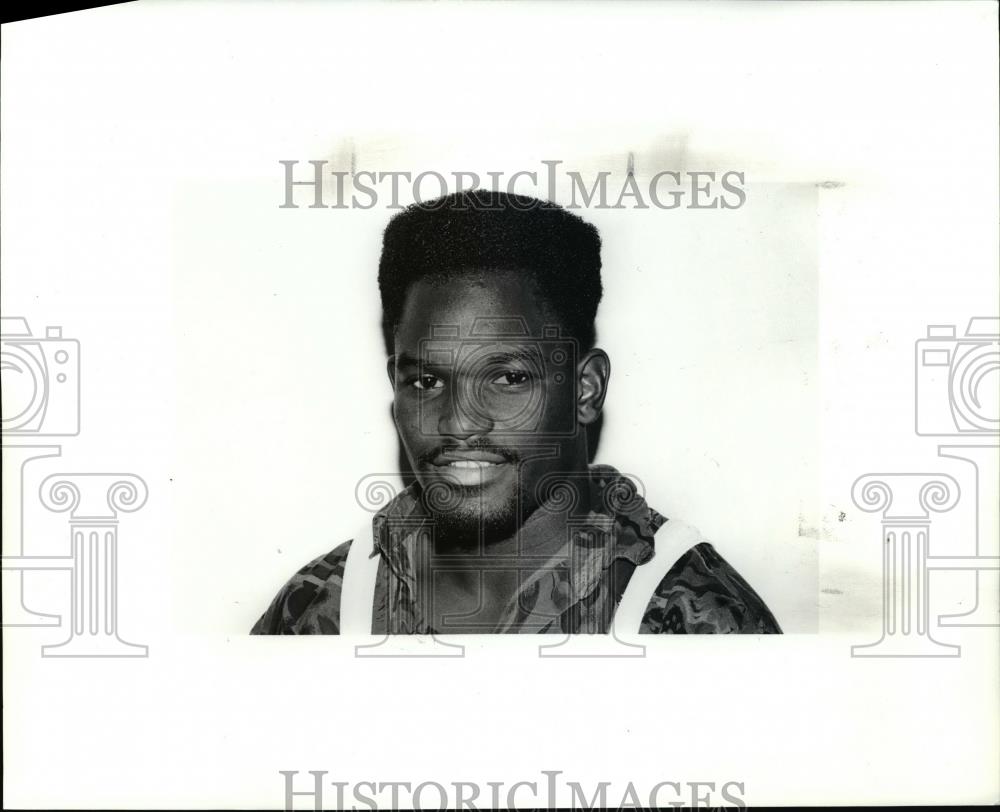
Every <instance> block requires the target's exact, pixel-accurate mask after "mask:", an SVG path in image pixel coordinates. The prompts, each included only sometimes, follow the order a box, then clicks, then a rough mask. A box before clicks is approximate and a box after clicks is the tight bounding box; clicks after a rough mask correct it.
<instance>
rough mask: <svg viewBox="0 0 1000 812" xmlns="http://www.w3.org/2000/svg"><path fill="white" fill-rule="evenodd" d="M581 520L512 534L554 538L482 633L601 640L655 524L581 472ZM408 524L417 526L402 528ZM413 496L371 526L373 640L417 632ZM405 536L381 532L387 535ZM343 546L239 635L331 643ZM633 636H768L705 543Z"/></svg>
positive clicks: (619, 491)
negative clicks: (559, 539) (584, 485)
mask: <svg viewBox="0 0 1000 812" xmlns="http://www.w3.org/2000/svg"><path fill="white" fill-rule="evenodd" d="M589 491H590V496H591V504H590V505H589V506H588V507H589V511H588V512H587V513H586V514H585V517H584V518H582V519H581V520H579V521H577V520H574V521H572V522H567V521H566V520H565V515H566V514H562V516H563V519H562V521H561V522H560V521H559V520H558V519H557V518H554V517H558V516H559V512H558V511H556V510H543V509H542V508H539V509H538V510H536V511H535V513H534V514H532V516H531V517H530V518H529V519H528V521H527V522H525V524H524V525H523V527H522V528H521V531H520V532H521V533H523V534H529V535H530V534H538V533H552V532H559V533H563V534H565V535H566V541H565V542H564V543H563V544H562V545H561V546H560V548H559V551H558V552H557V553H556V554H555V555H554V556H552V557H551V559H549V560H548V561H546V562H545V563H543V564H542V565H541V566H539V567H537V568H532V571H531V572H530V574H528V575H527V577H524V578H522V579H521V581H520V582H519V588H518V589H517V593H516V594H515V595H514V597H513V598H512V599H511V600H510V601H509V603H508V604H507V607H506V608H505V610H504V611H503V612H502V614H501V620H500V622H499V623H498V624H497V625H496V627H495V628H493V629H492V630H487V629H484V630H483V631H492V633H519V634H525V633H528V634H532V633H563V634H565V633H567V632H569V633H607V631H608V630H609V627H610V625H611V621H612V619H613V617H614V612H615V608H616V607H617V605H618V602H619V601H620V600H621V596H622V594H623V593H624V591H625V587H626V586H627V585H628V581H629V578H630V577H631V575H632V573H633V572H634V571H635V568H636V567H639V566H642V565H643V564H645V563H646V562H648V561H649V560H650V559H651V558H652V556H653V550H654V545H653V535H654V533H656V531H657V529H658V528H659V527H660V526H661V525H662V524H663V523H664V522H665V521H667V520H666V519H665V518H664V517H663V516H661V515H660V514H659V513H657V512H656V511H655V510H653V509H652V508H650V507H649V506H648V505H647V504H646V502H645V500H644V499H643V498H642V497H640V496H639V495H638V494H637V493H636V491H635V486H634V484H633V483H632V482H631V480H629V479H627V478H625V477H622V476H621V475H620V474H619V473H618V472H617V471H616V470H615V469H613V468H611V467H609V466H592V467H591V469H590V488H589ZM414 517H417V519H416V521H414ZM419 517H420V504H419V499H418V498H417V497H416V494H415V491H414V489H413V487H411V488H409V489H407V490H404V491H403V492H402V493H400V494H399V495H398V496H397V497H395V498H394V499H393V500H392V501H391V502H390V503H389V504H388V505H387V506H386V507H385V508H384V509H383V510H381V511H380V512H379V513H378V514H376V516H375V518H374V520H373V533H374V542H375V552H374V553H373V556H374V555H376V554H377V555H379V556H380V557H381V560H380V561H379V564H378V571H377V576H376V584H375V603H374V613H373V620H372V631H373V633H385V632H387V631H388V632H389V633H391V634H429V633H435V632H437V631H438V630H436V629H434V628H433V627H432V626H431V625H430V623H429V622H428V617H429V611H428V608H427V600H426V597H427V596H426V590H421V589H420V586H419V583H418V578H417V576H416V571H417V566H416V563H415V561H416V558H417V556H418V555H420V554H421V553H422V552H424V551H425V550H426V548H427V546H428V545H427V543H426V542H427V538H426V533H425V534H421V532H420V531H419V527H420V518H419ZM401 526H402V527H409V528H413V529H411V530H410V531H408V532H402V533H401V532H398V531H397V532H392V528H393V527H395V528H399V527H401ZM350 545H351V542H350V541H346V542H344V543H343V544H341V545H339V546H338V547H335V548H334V549H333V550H331V551H330V552H328V553H325V554H324V555H321V556H319V557H318V558H316V559H314V560H313V561H310V562H309V563H308V564H306V565H305V566H304V567H302V569H300V570H299V571H298V572H296V573H295V574H294V575H293V576H292V577H291V578H290V579H289V581H288V582H287V583H286V584H285V585H284V586H283V587H282V588H281V590H279V592H278V594H277V595H276V596H275V598H274V600H273V601H272V602H271V605H270V606H269V607H268V608H267V610H266V611H265V612H264V614H263V615H262V616H261V617H260V619H259V620H258V621H257V622H256V623H255V624H254V626H253V629H252V630H251V634H339V632H340V626H339V620H340V593H341V585H342V583H343V574H344V565H345V562H346V559H347V553H348V550H349V549H350ZM640 632H643V633H652V634H657V633H663V634H718V633H721V634H725V633H735V634H761V633H764V634H780V633H781V629H780V627H779V626H778V623H777V621H776V620H775V619H774V616H773V615H772V614H771V612H770V610H769V609H768V608H767V606H766V605H765V604H764V602H763V600H761V598H760V597H759V596H758V595H757V593H756V592H754V590H753V588H752V587H751V586H750V585H749V584H748V583H747V582H746V581H745V580H744V579H743V578H742V577H741V576H740V575H739V573H738V572H736V570H735V569H733V567H732V566H730V565H729V564H728V563H727V562H726V561H725V560H724V559H723V558H722V556H720V555H719V554H718V553H717V552H716V550H715V548H714V547H713V546H712V545H711V544H709V543H707V542H704V543H700V544H697V545H695V546H694V547H691V548H690V549H689V550H687V552H685V553H684V554H683V555H681V557H680V558H679V559H678V560H677V561H676V562H675V563H674V565H673V566H672V567H671V568H670V570H669V571H668V572H667V574H666V576H664V577H663V579H662V580H661V581H660V584H659V586H658V587H657V589H656V590H655V592H654V593H653V595H652V596H651V597H650V600H649V603H648V604H647V606H646V610H645V613H644V615H643V619H642V624H641V627H640Z"/></svg>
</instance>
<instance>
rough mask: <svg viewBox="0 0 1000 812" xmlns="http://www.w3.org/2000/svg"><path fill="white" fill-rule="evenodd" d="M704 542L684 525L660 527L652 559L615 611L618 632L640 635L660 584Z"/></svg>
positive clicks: (668, 523)
mask: <svg viewBox="0 0 1000 812" xmlns="http://www.w3.org/2000/svg"><path fill="white" fill-rule="evenodd" d="M704 540H705V539H704V538H702V535H701V533H699V532H698V531H697V530H696V529H695V528H693V527H691V526H689V525H686V524H684V523H683V522H678V521H676V520H668V521H666V522H664V523H663V524H662V525H661V526H660V529H659V530H658V531H657V532H656V535H655V536H654V537H653V544H654V548H655V551H654V553H653V558H652V560H650V561H647V562H646V563H645V564H642V565H641V566H638V567H636V568H635V572H633V573H632V577H631V578H630V579H629V582H628V586H626V587H625V594H624V595H622V599H621V601H620V602H619V604H618V609H617V610H615V617H614V630H615V631H616V632H618V633H619V634H638V632H639V626H640V625H641V624H642V617H643V615H645V614H646V607H647V606H649V601H650V599H651V598H652V597H653V593H654V592H655V591H656V588H657V587H658V586H659V585H660V581H662V580H663V577H664V576H665V575H666V574H667V572H668V571H669V570H670V568H671V567H672V566H673V565H674V564H676V563H677V560H678V559H679V558H680V557H681V556H682V555H684V553H686V552H687V551H688V550H690V549H691V548H692V547H694V546H695V545H696V544H700V543H701V542H703V541H704Z"/></svg>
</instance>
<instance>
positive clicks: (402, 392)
mask: <svg viewBox="0 0 1000 812" xmlns="http://www.w3.org/2000/svg"><path fill="white" fill-rule="evenodd" d="M579 355H580V353H579V352H578V350H577V346H576V344H575V342H574V341H573V340H572V339H570V338H568V337H567V336H565V335H564V334H563V333H562V332H561V331H559V328H558V325H557V322H556V321H555V319H554V318H553V316H552V315H551V314H550V313H549V312H547V310H546V308H545V306H544V304H543V302H542V301H541V299H540V298H539V297H538V296H537V295H535V293H534V291H533V289H532V286H530V285H527V284H526V283H525V281H524V279H523V278H520V277H517V276H515V275H512V274H508V273H493V274H488V275H487V274H473V275H466V276H463V277H459V278H452V279H449V280H448V281H447V282H438V281H429V280H422V281H420V282H418V283H416V284H415V285H414V286H413V287H411V288H410V290H409V292H408V295H407V299H406V303H405V307H404V309H403V314H402V318H401V320H400V323H399V325H398V327H397V329H396V334H395V355H394V356H393V357H392V358H390V359H389V375H390V378H391V379H392V381H393V386H394V391H395V396H394V401H393V414H394V417H395V421H396V426H397V428H398V430H399V436H400V439H401V440H402V443H403V446H404V448H405V450H406V454H407V457H408V459H409V461H410V464H411V466H412V467H413V471H414V473H415V474H416V477H417V480H418V482H419V483H420V485H421V488H422V491H423V494H424V502H425V505H426V506H427V507H428V508H430V510H431V511H432V512H433V513H434V514H435V517H436V519H438V521H439V523H440V526H441V529H442V530H445V531H446V532H448V531H451V532H448V535H449V536H450V537H451V538H450V539H449V543H451V544H461V545H462V546H473V545H476V544H477V542H478V540H479V539H480V538H481V536H480V533H482V538H484V539H486V540H490V539H491V538H492V539H498V538H506V537H509V536H510V535H512V534H513V532H514V531H515V530H516V528H517V527H518V526H519V525H520V524H521V523H522V522H523V521H524V519H525V518H527V516H528V515H529V514H530V513H531V512H532V511H533V510H534V509H535V508H536V507H537V506H538V504H539V501H540V500H541V499H543V498H544V497H545V495H546V492H547V491H549V490H550V489H551V487H552V486H553V485H554V484H555V480H556V479H558V475H559V472H566V471H575V470H579V469H580V468H582V467H585V465H586V443H585V442H584V441H583V440H582V437H581V434H580V433H581V432H582V431H583V426H581V425H580V424H579V422H578V404H577V394H578V391H577V390H578V386H577V384H578V381H577V374H578V365H579V362H580V358H579Z"/></svg>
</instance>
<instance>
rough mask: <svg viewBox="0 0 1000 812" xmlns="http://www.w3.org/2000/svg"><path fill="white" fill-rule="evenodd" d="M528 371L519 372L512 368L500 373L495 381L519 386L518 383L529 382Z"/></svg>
mask: <svg viewBox="0 0 1000 812" xmlns="http://www.w3.org/2000/svg"><path fill="white" fill-rule="evenodd" d="M528 378H529V376H528V373H527V372H517V371H514V370H511V371H509V372H504V373H503V374H502V375H498V376H497V377H496V378H494V379H493V383H495V384H499V385H500V386H517V385H518V384H522V383H527V382H528Z"/></svg>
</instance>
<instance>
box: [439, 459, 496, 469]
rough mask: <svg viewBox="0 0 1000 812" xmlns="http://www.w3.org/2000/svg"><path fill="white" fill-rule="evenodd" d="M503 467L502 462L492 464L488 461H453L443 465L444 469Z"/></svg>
mask: <svg viewBox="0 0 1000 812" xmlns="http://www.w3.org/2000/svg"><path fill="white" fill-rule="evenodd" d="M498 465H503V463H502V462H490V461H487V460H452V461H451V462H446V463H444V464H443V465H442V467H443V468H476V469H481V468H496V467H497V466H498Z"/></svg>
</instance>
